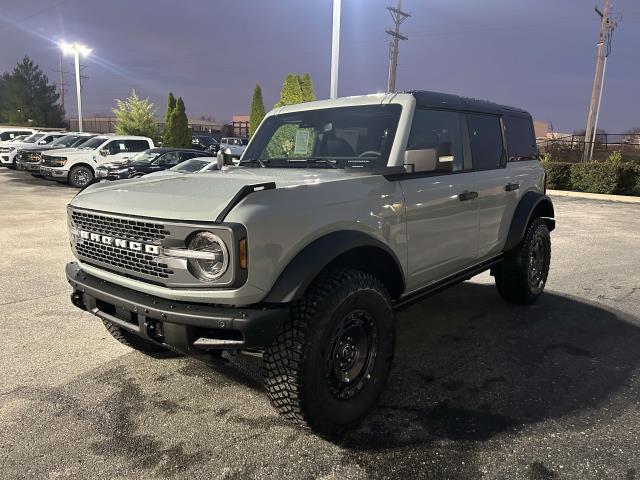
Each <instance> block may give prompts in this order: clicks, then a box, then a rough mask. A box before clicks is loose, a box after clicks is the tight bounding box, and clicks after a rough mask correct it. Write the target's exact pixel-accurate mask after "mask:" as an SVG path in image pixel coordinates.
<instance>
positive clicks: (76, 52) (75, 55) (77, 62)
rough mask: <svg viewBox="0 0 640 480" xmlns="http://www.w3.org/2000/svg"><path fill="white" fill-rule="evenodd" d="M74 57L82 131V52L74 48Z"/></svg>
mask: <svg viewBox="0 0 640 480" xmlns="http://www.w3.org/2000/svg"><path fill="white" fill-rule="evenodd" d="M73 58H74V60H75V64H76V96H77V97H78V131H79V132H82V131H83V130H82V95H80V88H81V86H80V52H79V51H78V50H77V49H74V50H73Z"/></svg>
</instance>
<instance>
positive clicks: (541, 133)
mask: <svg viewBox="0 0 640 480" xmlns="http://www.w3.org/2000/svg"><path fill="white" fill-rule="evenodd" d="M533 129H534V130H535V132H536V138H539V139H540V138H545V139H546V138H548V137H549V134H550V133H552V132H553V127H552V126H551V122H547V121H546V120H534V121H533Z"/></svg>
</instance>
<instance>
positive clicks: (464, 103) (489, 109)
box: [403, 90, 531, 117]
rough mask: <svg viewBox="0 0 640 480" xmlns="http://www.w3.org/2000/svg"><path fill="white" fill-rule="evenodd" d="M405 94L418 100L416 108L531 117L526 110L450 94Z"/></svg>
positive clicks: (421, 91)
mask: <svg viewBox="0 0 640 480" xmlns="http://www.w3.org/2000/svg"><path fill="white" fill-rule="evenodd" d="M403 93H410V94H412V95H413V96H414V97H415V99H416V106H418V107H425V108H453V109H456V110H466V111H473V112H480V113H494V114H505V113H511V114H514V113H515V114H519V115H523V116H527V117H530V116H531V115H530V114H529V112H527V111H526V110H523V109H521V108H516V107H510V106H507V105H499V104H497V103H493V102H488V101H486V100H478V99H476V98H467V97H461V96H460V95H452V94H450V93H439V92H430V91H427V90H408V91H406V92H403Z"/></svg>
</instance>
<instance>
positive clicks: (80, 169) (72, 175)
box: [68, 165, 95, 188]
mask: <svg viewBox="0 0 640 480" xmlns="http://www.w3.org/2000/svg"><path fill="white" fill-rule="evenodd" d="M79 172H86V174H87V176H88V181H87V182H85V183H82V182H80V181H79V179H78V178H76V176H77V174H78V173H79ZM94 178H95V177H94V175H93V172H92V171H91V169H90V168H89V167H85V166H84V165H78V166H77V167H73V168H72V169H71V170H69V179H68V182H69V185H71V186H72V187H76V188H81V187H84V186H85V185H87V183H89V182H90V181H91V180H93V179H94Z"/></svg>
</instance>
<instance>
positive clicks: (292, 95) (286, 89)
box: [275, 74, 304, 107]
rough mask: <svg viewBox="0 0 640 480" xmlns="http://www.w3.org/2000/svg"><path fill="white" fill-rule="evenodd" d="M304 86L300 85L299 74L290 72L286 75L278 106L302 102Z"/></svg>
mask: <svg viewBox="0 0 640 480" xmlns="http://www.w3.org/2000/svg"><path fill="white" fill-rule="evenodd" d="M303 101H304V100H303V97H302V88H301V86H300V78H299V77H298V76H297V75H293V74H289V75H287V76H286V77H285V79H284V83H283V84H282V90H281V92H280V100H278V103H276V104H275V106H276V107H282V106H283V105H295V104H296V103H302V102H303Z"/></svg>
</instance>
